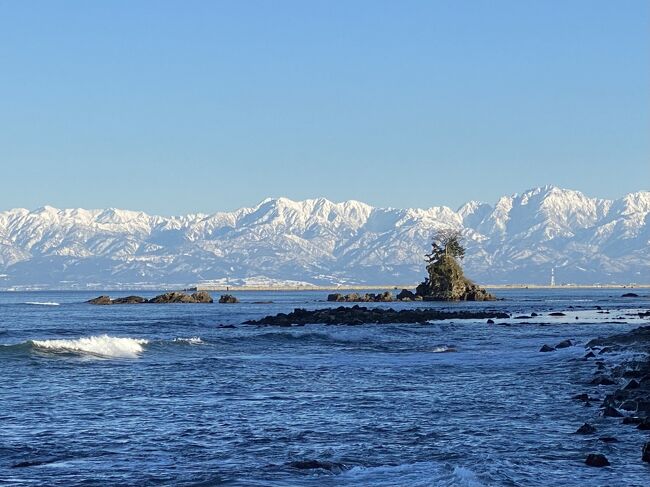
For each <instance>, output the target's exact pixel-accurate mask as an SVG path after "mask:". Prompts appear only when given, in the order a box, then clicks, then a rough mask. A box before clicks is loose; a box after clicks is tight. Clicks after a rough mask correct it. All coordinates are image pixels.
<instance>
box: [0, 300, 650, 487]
mask: <svg viewBox="0 0 650 487" xmlns="http://www.w3.org/2000/svg"><path fill="white" fill-rule="evenodd" d="M621 293H622V291H621V290H620V289H619V290H617V289H594V290H578V289H552V290H506V291H503V290H501V291H497V294H498V295H499V296H500V297H502V298H504V300H503V301H498V302H492V303H453V304H450V303H382V304H371V305H370V306H384V307H393V308H409V307H416V306H429V307H438V308H441V309H450V310H460V309H468V308H469V309H484V308H489V309H498V310H505V311H508V312H510V313H512V316H515V315H520V314H528V315H529V314H530V313H532V312H536V313H539V314H540V315H541V316H537V317H534V318H531V319H514V318H513V319H509V320H497V323H496V324H494V325H490V324H487V323H486V322H485V320H480V321H472V320H462V321H455V322H453V321H442V322H431V323H430V324H427V325H422V324H396V325H358V326H325V325H307V326H304V327H293V328H273V327H257V326H250V325H242V324H241V323H242V322H244V321H245V320H248V319H256V318H260V317H263V316H265V315H268V314H275V313H279V312H289V311H292V310H293V309H294V308H296V307H301V308H307V309H315V308H321V307H327V306H339V304H334V303H327V302H325V301H324V299H325V297H326V294H325V293H323V292H278V293H266V292H255V293H253V292H247V293H239V294H238V297H239V298H240V299H241V303H240V304H231V305H221V304H211V305H206V304H194V305H188V304H178V305H177V304H164V305H149V304H140V305H114V306H92V305H89V304H85V303H84V301H86V300H87V299H90V298H92V297H95V296H96V295H97V294H98V293H97V292H93V293H90V292H34V293H0V485H16V486H21V485H29V486H40V485H43V486H59V485H60V486H82V485H98V486H99V485H101V486H118V485H185V486H210V485H232V486H239V485H241V486H245V485H250V486H294V485H295V486H328V485H332V486H339V485H342V486H353V485H354V486H359V485H361V486H362V485H378V486H395V485H399V486H492V485H506V486H541V485H553V486H557V485H565V486H568V485H585V484H588V485H626V486H634V485H638V486H642V485H648V482H649V479H650V468H649V467H648V465H645V464H643V463H642V462H641V461H640V455H641V451H640V445H641V444H642V441H643V436H642V435H643V433H644V432H639V431H637V430H636V429H634V428H632V427H630V426H623V425H621V424H620V420H619V419H612V418H600V419H599V418H598V409H597V406H595V405H594V406H591V407H585V406H584V405H583V403H581V402H577V401H574V400H572V399H571V396H572V395H574V394H577V393H580V392H584V391H586V390H589V391H590V393H592V394H593V391H594V386H589V385H587V384H588V382H589V381H590V380H591V378H592V377H593V373H594V365H593V363H592V362H590V361H585V360H582V357H583V356H584V355H585V351H584V347H583V345H584V343H586V341H588V340H589V339H590V338H594V337H597V336H606V335H609V334H613V333H617V332H622V331H626V330H630V329H633V328H634V327H636V326H640V325H642V324H647V320H645V321H644V320H642V319H640V318H638V317H635V316H627V313H628V312H630V313H631V311H630V310H633V309H649V308H650V299H648V298H643V297H642V298H636V299H632V300H630V299H624V298H620V295H621ZM112 294H113V295H114V296H115V297H117V296H120V295H125V294H133V293H131V292H130V293H112ZM137 294H141V295H143V296H145V297H151V296H153V295H154V294H155V293H151V292H143V293H137ZM640 294H643V293H642V292H640ZM646 294H647V293H646ZM269 301H271V303H269ZM597 306H600V307H601V308H602V310H609V311H610V313H609V314H605V313H598V312H597V310H596V307H597ZM551 311H563V312H564V313H566V316H563V317H550V316H548V313H549V312H551ZM223 325H235V328H223V327H222V326H223ZM566 338H570V339H572V340H575V341H576V342H577V344H578V345H577V346H573V347H569V348H565V349H560V350H557V351H555V352H552V353H540V352H539V351H538V350H539V348H540V347H541V346H542V345H543V344H549V345H555V344H557V343H558V342H560V341H562V340H564V339H566ZM603 358H604V359H605V360H619V359H620V357H616V356H613V355H606V356H605V355H604V356H603ZM603 391H605V389H603ZM596 395H598V394H596ZM601 396H604V392H603V394H601ZM585 421H590V422H595V423H596V424H597V427H598V433H599V434H598V435H592V436H580V435H575V434H574V432H575V430H576V429H577V428H578V427H579V426H580V425H581V424H582V423H584V422H585ZM602 435H607V436H615V437H617V438H618V439H619V442H618V443H611V444H604V443H602V442H599V440H598V436H602ZM591 452H601V453H604V454H606V456H607V457H608V459H609V461H610V462H611V466H610V467H607V468H604V469H597V468H590V467H587V466H586V465H585V464H584V459H585V457H586V455H587V454H588V453H591Z"/></svg>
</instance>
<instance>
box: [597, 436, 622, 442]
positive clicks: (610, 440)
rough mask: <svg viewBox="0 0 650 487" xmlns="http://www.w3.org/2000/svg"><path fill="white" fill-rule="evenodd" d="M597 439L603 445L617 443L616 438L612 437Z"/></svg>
mask: <svg viewBox="0 0 650 487" xmlns="http://www.w3.org/2000/svg"><path fill="white" fill-rule="evenodd" d="M598 439H599V440H600V441H602V442H603V443H618V438H614V437H613V436H601V437H600V438H598Z"/></svg>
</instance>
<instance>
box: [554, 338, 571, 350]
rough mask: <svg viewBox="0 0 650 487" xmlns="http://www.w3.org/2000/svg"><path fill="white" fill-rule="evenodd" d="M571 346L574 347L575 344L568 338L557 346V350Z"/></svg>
mask: <svg viewBox="0 0 650 487" xmlns="http://www.w3.org/2000/svg"><path fill="white" fill-rule="evenodd" d="M571 346H573V342H572V341H571V340H569V339H568V338H567V339H566V340H562V341H561V342H560V343H558V344H557V345H555V348H568V347H571Z"/></svg>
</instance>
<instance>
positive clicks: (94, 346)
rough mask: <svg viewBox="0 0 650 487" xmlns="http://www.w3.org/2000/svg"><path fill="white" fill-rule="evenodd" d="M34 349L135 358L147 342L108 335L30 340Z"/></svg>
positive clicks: (140, 339)
mask: <svg viewBox="0 0 650 487" xmlns="http://www.w3.org/2000/svg"><path fill="white" fill-rule="evenodd" d="M31 343H32V345H33V346H34V348H37V349H39V350H43V351H48V352H73V353H82V354H88V355H94V356H97V357H120V358H137V357H139V356H140V354H141V353H142V352H143V351H144V348H143V345H146V344H147V343H149V340H145V339H142V338H124V337H112V336H108V335H99V336H90V337H82V338H78V339H76V340H32V341H31Z"/></svg>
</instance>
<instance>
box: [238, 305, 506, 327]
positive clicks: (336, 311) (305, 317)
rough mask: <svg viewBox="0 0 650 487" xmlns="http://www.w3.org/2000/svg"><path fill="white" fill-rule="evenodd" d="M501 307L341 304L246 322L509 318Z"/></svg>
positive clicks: (349, 322)
mask: <svg viewBox="0 0 650 487" xmlns="http://www.w3.org/2000/svg"><path fill="white" fill-rule="evenodd" d="M509 317H510V315H508V314H507V313H504V312H501V311H490V310H486V311H441V310H439V309H428V308H426V309H425V308H423V309H411V310H400V311H396V310H394V309H392V308H388V309H383V308H366V307H362V306H358V305H355V306H339V307H338V308H328V309H317V310H306V309H302V308H296V309H294V310H293V312H291V313H278V314H277V315H272V316H266V317H265V318H262V319H259V320H249V321H246V322H244V324H247V325H265V326H303V325H307V324H326V325H363V324H390V323H420V324H426V323H427V322H428V321H431V320H449V319H454V320H465V319H472V320H482V319H486V318H500V319H503V318H509Z"/></svg>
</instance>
